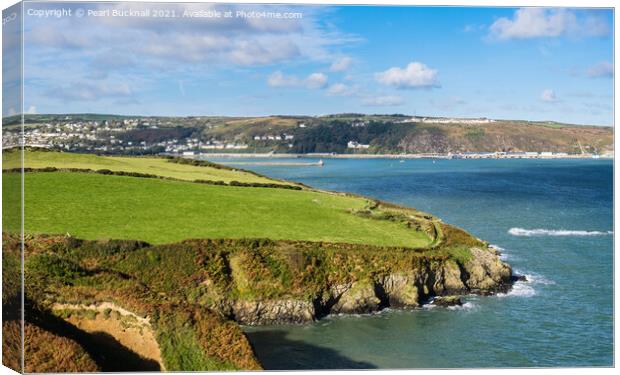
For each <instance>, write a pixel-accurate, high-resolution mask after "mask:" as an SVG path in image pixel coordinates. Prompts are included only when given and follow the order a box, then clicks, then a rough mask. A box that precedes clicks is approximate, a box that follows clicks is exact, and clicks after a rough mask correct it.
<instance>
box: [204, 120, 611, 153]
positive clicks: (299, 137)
mask: <svg viewBox="0 0 620 375" xmlns="http://www.w3.org/2000/svg"><path fill="white" fill-rule="evenodd" d="M402 120H403V118H402V117H396V116H351V115H343V116H328V117H319V118H311V119H307V118H306V119H297V118H294V117H289V118H279V117H278V118H274V117H271V118H253V119H243V120H232V121H225V122H222V123H221V124H218V125H216V126H214V127H213V128H212V129H209V130H206V131H205V133H206V134H208V135H211V136H215V137H217V138H219V139H223V140H243V141H245V142H247V143H248V144H249V145H250V148H252V147H253V148H254V149H257V150H274V151H278V152H292V153H310V152H337V153H347V152H365V153H448V152H453V153H455V152H480V151H506V152H517V151H552V152H568V153H580V152H581V151H582V149H583V151H584V152H591V153H602V152H604V151H611V150H612V149H613V129H612V128H611V127H601V126H583V125H569V124H560V123H552V122H528V121H512V120H498V121H495V122H488V123H484V122H481V123H475V124H469V123H465V122H463V123H458V122H457V123H426V122H421V121H419V122H402ZM281 133H282V134H290V135H292V136H293V139H292V140H289V141H286V140H281V141H280V142H278V140H277V139H276V140H275V141H274V140H271V139H269V138H268V139H266V140H264V139H262V138H263V137H264V136H267V137H269V136H278V135H281ZM256 137H261V139H260V140H258V139H256ZM349 142H356V143H357V144H359V145H368V148H362V147H364V146H362V147H358V148H357V149H352V148H349V147H347V146H348V144H349ZM580 144H581V146H580Z"/></svg>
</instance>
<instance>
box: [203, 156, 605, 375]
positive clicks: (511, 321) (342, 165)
mask: <svg viewBox="0 0 620 375" xmlns="http://www.w3.org/2000/svg"><path fill="white" fill-rule="evenodd" d="M211 160H213V161H216V162H222V163H231V162H232V163H234V162H239V161H242V162H245V163H248V162H250V163H251V162H252V161H253V159H243V160H241V159H211ZM258 161H260V162H265V159H260V160H258ZM272 161H273V162H274V163H280V162H297V163H298V162H316V161H317V159H290V160H286V159H272ZM324 162H325V164H324V166H322V167H318V166H291V165H289V166H280V165H275V164H274V165H252V164H244V165H243V167H242V168H245V169H251V170H254V171H256V172H258V173H261V174H265V175H268V176H271V177H276V178H281V179H287V180H293V181H298V182H302V183H304V184H307V185H310V186H313V187H316V188H321V189H329V190H337V191H346V192H353V193H357V194H362V195H366V196H369V197H374V198H379V199H382V200H385V201H389V202H394V203H398V204H402V205H407V206H410V207H415V208H417V209H419V210H422V211H426V212H429V213H432V214H434V215H436V216H438V217H440V218H441V219H442V220H443V221H444V222H447V223H450V224H453V225H456V226H459V227H461V228H463V229H465V230H467V231H468V232H470V233H472V234H474V235H475V236H477V237H480V238H482V239H484V240H486V241H488V242H490V243H491V244H493V246H496V247H497V248H498V249H499V250H500V251H501V252H502V254H503V255H502V258H503V259H504V260H505V261H506V262H508V263H509V264H510V265H511V266H512V267H513V270H514V272H515V273H517V274H521V275H525V276H526V278H527V281H525V282H517V283H516V284H515V285H514V288H513V289H512V290H511V291H510V292H508V293H506V294H500V295H496V296H487V297H481V296H473V295H472V296H467V297H465V298H464V300H465V304H464V305H463V306H462V307H457V308H440V307H435V308H432V307H428V306H427V307H424V308H421V309H418V310H413V311H399V310H391V309H387V310H384V311H381V312H379V313H376V314H371V315H349V316H328V317H327V318H324V319H322V320H319V321H317V322H315V323H312V324H307V325H286V326H265V327H244V330H245V332H246V334H247V336H248V338H249V340H250V342H251V343H252V345H253V347H254V349H255V352H256V354H257V356H258V358H259V360H260V361H261V363H262V364H263V366H264V367H265V368H266V369H273V370H282V369H374V368H379V369H397V368H486V367H493V368H511V367H551V366H554V367H573V366H613V350H614V348H613V333H614V331H613V327H614V326H613V254H614V253H613V236H614V233H613V161H612V160H602V159H598V160H594V159H592V160H591V159H554V160H541V159H500V160H498V159H479V160H445V159H436V160H432V159H415V160H410V159H408V160H402V161H401V160H398V159H324Z"/></svg>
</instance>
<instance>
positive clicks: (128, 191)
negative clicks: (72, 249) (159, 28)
mask: <svg viewBox="0 0 620 375" xmlns="http://www.w3.org/2000/svg"><path fill="white" fill-rule="evenodd" d="M172 165H176V164H172ZM85 167H88V165H85ZM19 178H20V175H19V174H18V173H4V174H3V183H4V184H5V187H9V189H6V188H5V189H4V191H3V204H4V205H5V207H6V208H5V210H3V212H10V211H12V210H17V209H18V207H17V206H16V205H15V204H16V202H15V200H14V199H10V197H11V196H16V194H18V192H17V191H12V189H11V187H18V186H19V185H18V184H17V179H19ZM25 186H26V187H25V194H26V198H25V216H26V222H25V228H26V231H28V232H31V233H59V234H65V233H70V234H71V235H72V236H76V237H80V238H85V239H99V238H119V239H140V240H144V241H148V242H151V243H154V244H158V243H167V242H175V241H180V240H184V239H187V238H245V237H254V238H271V239H295V240H309V241H328V242H349V243H360V244H374V245H394V246H408V247H420V246H426V245H428V244H429V243H430V238H429V236H428V235H427V234H426V233H425V232H423V231H418V230H414V229H411V228H407V226H406V225H404V224H403V223H401V222H395V221H389V220H376V219H371V218H364V217H360V216H359V215H354V214H352V213H350V211H349V210H359V209H363V208H364V206H365V205H366V204H367V200H365V199H362V198H354V197H345V196H341V195H332V194H327V193H322V192H314V191H307V190H302V191H294V190H287V189H271V188H250V187H231V186H211V185H203V184H196V183H191V182H183V181H169V180H154V179H146V178H136V177H123V176H105V175H97V174H86V173H70V172H54V173H27V174H26V176H25ZM7 210H8V211H7ZM3 220H4V221H5V228H8V229H10V230H16V229H17V226H18V223H17V222H16V221H15V216H14V215H5V216H4V217H3Z"/></svg>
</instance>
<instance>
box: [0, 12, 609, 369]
mask: <svg viewBox="0 0 620 375" xmlns="http://www.w3.org/2000/svg"><path fill="white" fill-rule="evenodd" d="M134 1H136V2H162V3H166V2H169V3H173V2H174V3H183V2H192V1H179V0H150V1H145V0H134ZM62 2H76V3H80V2H84V1H79V0H64V1H62ZM194 2H197V1H194ZM204 2H205V3H208V2H211V3H214V2H215V3H256V4H273V3H287V4H288V3H290V4H320V5H416V6H425V5H428V6H433V5H434V6H471V7H473V6H482V7H521V6H548V7H588V8H594V7H601V8H614V21H615V2H614V1H611V0H589V1H584V0H541V1H536V0H503V1H498V0H472V1H464V0H461V1H458V0H457V1H454V0H423V1H412V0H388V1H379V0H375V1H372V0H306V1H304V0H288V1H283V0H272V1H268V0H253V1H248V0H246V1H243V0H229V1H204ZM15 3H17V1H12V0H0V4H1V5H2V9H4V8H7V7H9V6H11V5H13V4H15ZM614 26H615V22H614ZM0 34H1V32H0ZM617 40H618V29H617V28H615V27H614V61H618V59H617V58H618V50H617V49H616V48H615V46H616V42H617ZM1 57H2V49H1V48H0V59H1ZM0 78H1V71H0ZM617 86H618V81H617V80H615V79H614V93H615V92H617ZM1 100H2V92H1V90H0V101H1ZM616 105H617V97H616V96H615V95H614V124H615V123H617V120H618V117H617V112H616V111H615V108H616ZM614 133H615V131H614ZM614 142H615V144H614V150H615V149H617V145H618V140H617V139H616V138H614ZM615 172H616V164H615V163H614V219H615V213H616V211H617V209H618V208H619V207H620V203H618V201H617V200H616V199H615V198H616V192H617V191H618V190H617V189H618V186H620V177H619V176H618V174H617V173H615ZM1 186H2V183H1V181H0V188H1ZM1 208H2V202H1V201H0V210H1ZM0 222H1V217H0ZM619 229H620V224H619V223H617V222H616V221H615V220H614V233H619ZM617 240H618V239H617V237H616V236H615V235H614V249H615V248H616V245H617ZM618 266H619V260H618V257H616V256H615V251H614V349H616V348H617V344H618V338H617V336H616V334H615V332H616V330H615V322H616V319H615V318H616V317H617V312H618V311H617V309H616V308H615V301H617V300H618V299H617V296H618V291H619V279H618V277H617V272H618V269H619V267H618ZM575 303H583V301H575ZM0 336H1V330H0ZM614 363H616V364H618V363H619V362H618V350H614ZM369 371H371V372H372V373H373V374H386V375H387V374H390V375H404V374H408V375H410V374H412V373H413V372H414V371H415V373H416V374H420V375H426V374H438V373H445V371H449V372H450V374H474V373H478V372H483V373H485V374H494V373H502V374H523V373H527V374H586V373H587V374H589V373H596V374H612V373H615V372H616V371H615V369H613V368H605V369H601V368H596V369H590V368H553V369H507V370H498V369H485V370H369ZM265 372H266V373H293V371H279V372H276V371H265ZM298 372H299V371H298ZM328 372H330V373H331V371H303V373H304V374H312V375H325V374H326V373H328ZM240 373H246V372H240ZM337 373H338V374H342V375H345V374H347V375H348V374H354V373H359V371H338V372H337ZM5 374H15V372H14V371H12V370H10V369H8V368H6V367H4V366H0V375H5ZM136 374H141V373H136ZM188 374H198V373H197V372H194V373H188ZM209 374H219V373H215V372H211V373H209ZM222 374H227V373H222ZM228 374H230V373H228Z"/></svg>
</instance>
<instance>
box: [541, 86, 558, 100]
mask: <svg viewBox="0 0 620 375" xmlns="http://www.w3.org/2000/svg"><path fill="white" fill-rule="evenodd" d="M540 100H542V101H543V102H547V103H553V102H555V101H557V97H556V96H555V91H553V90H551V89H545V90H543V92H542V93H541V94H540Z"/></svg>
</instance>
